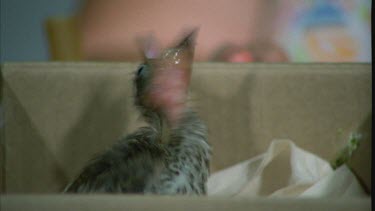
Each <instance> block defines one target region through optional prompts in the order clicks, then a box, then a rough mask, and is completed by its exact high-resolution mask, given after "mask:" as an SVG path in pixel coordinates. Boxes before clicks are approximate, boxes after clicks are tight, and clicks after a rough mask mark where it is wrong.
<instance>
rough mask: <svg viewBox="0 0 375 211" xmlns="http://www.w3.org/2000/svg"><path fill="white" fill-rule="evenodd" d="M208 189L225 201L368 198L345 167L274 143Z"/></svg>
mask: <svg viewBox="0 0 375 211" xmlns="http://www.w3.org/2000/svg"><path fill="white" fill-rule="evenodd" d="M207 189H208V195H209V196H210V195H211V196H225V197H260V196H266V197H347V196H349V197H355V196H366V193H365V192H364V190H363V189H362V187H361V185H360V184H359V182H358V181H357V179H356V178H355V176H354V175H353V173H352V172H351V171H350V169H349V168H348V167H347V166H346V165H342V166H341V167H339V168H337V169H336V170H333V169H332V167H331V166H330V164H329V162H327V161H325V160H323V159H321V158H319V157H318V156H316V155H314V154H312V153H310V152H307V151H305V150H303V149H301V148H299V147H298V146H296V145H295V144H294V143H293V142H292V141H290V140H275V141H273V142H271V144H270V146H269V148H268V149H267V151H266V152H265V153H264V154H261V155H259V156H256V157H254V158H251V159H249V160H246V161H243V162H241V163H238V164H236V165H234V166H232V167H229V168H227V169H224V170H221V171H219V172H216V173H214V174H212V175H211V176H210V177H209V179H208V183H207Z"/></svg>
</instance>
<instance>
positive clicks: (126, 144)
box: [64, 34, 211, 195]
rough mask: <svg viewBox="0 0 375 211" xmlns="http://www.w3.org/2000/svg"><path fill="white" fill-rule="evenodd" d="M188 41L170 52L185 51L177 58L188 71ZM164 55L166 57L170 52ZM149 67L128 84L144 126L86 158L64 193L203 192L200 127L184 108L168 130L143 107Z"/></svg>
mask: <svg viewBox="0 0 375 211" xmlns="http://www.w3.org/2000/svg"><path fill="white" fill-rule="evenodd" d="M193 39H194V37H192V34H190V35H188V36H187V37H186V38H185V39H184V40H183V41H182V42H180V43H179V45H177V47H176V48H174V49H172V52H173V50H174V51H175V52H176V55H178V53H180V52H181V54H182V53H183V51H185V50H189V52H188V53H189V57H181V58H182V59H188V60H189V61H187V62H188V63H189V67H188V68H190V65H191V63H192V52H191V49H192V48H193V46H192V44H193V43H192V40H193ZM166 52H167V53H169V54H170V52H171V50H170V49H168V51H166ZM185 56H186V55H185ZM162 59H165V58H164V57H162ZM168 65H170V63H168ZM185 65H186V64H185ZM154 67H155V66H152V65H150V63H149V62H148V61H146V62H145V63H144V64H142V65H141V66H140V67H139V69H138V71H137V73H136V76H135V80H134V85H135V90H136V92H135V104H136V106H137V107H138V108H139V109H140V111H141V113H142V115H143V116H144V118H145V119H146V121H147V122H148V123H149V126H148V127H143V128H140V129H138V130H137V131H135V132H134V133H131V134H129V135H127V136H126V137H125V138H123V139H121V140H119V141H118V142H117V143H116V144H115V145H114V146H112V148H110V149H109V150H107V151H105V152H103V153H102V154H100V155H99V156H97V157H95V158H94V159H92V160H91V161H90V162H89V163H88V165H87V166H86V167H84V168H83V170H82V172H81V173H80V174H79V176H78V177H77V178H76V179H75V180H74V181H73V182H72V183H70V184H69V185H68V186H67V187H66V188H65V190H64V192H67V193H89V192H109V193H140V194H199V195H200V194H205V193H206V182H207V178H208V175H209V163H210V157H211V147H210V145H209V144H208V142H207V130H206V126H205V124H204V123H203V122H202V121H201V120H200V119H199V117H198V116H197V114H196V113H195V112H193V111H192V110H191V109H190V108H187V107H185V109H184V111H183V112H182V113H181V116H180V119H179V121H178V123H177V124H176V125H175V126H174V127H171V125H170V124H168V121H166V117H165V116H166V115H165V114H164V113H163V112H162V111H161V110H159V109H155V108H153V107H150V106H148V105H146V104H145V103H144V100H143V98H144V95H145V93H146V91H147V88H149V86H148V83H149V82H150V78H149V77H150V76H151V75H152V74H151V71H155V70H154V69H152V68H154Z"/></svg>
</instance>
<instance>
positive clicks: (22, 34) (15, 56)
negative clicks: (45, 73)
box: [0, 0, 81, 62]
mask: <svg viewBox="0 0 375 211" xmlns="http://www.w3.org/2000/svg"><path fill="white" fill-rule="evenodd" d="M0 1H1V12H0V14H1V28H0V29H1V34H0V62H4V61H45V60H48V59H49V52H48V43H47V39H46V34H45V29H44V21H45V20H46V18H48V17H50V16H65V15H71V14H73V13H74V12H75V11H76V9H78V7H79V5H80V3H81V1H79V0H0Z"/></svg>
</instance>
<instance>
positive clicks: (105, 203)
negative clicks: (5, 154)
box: [0, 195, 371, 211]
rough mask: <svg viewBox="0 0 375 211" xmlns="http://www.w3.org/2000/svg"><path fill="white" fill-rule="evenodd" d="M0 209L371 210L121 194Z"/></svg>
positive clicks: (6, 203) (4, 203) (364, 202)
mask: <svg viewBox="0 0 375 211" xmlns="http://www.w3.org/2000/svg"><path fill="white" fill-rule="evenodd" d="M0 201H1V204H0V208H1V210H3V211H13V210H15V211H16V210H17V211H18V210H30V211H34V210H35V211H43V210H54V211H59V210H64V211H65V210H82V211H83V210H90V211H91V210H108V211H110V210H211V211H212V210H215V211H221V210H223V211H224V210H225V211H227V210H258V211H266V210H278V211H295V210H306V209H307V210H319V211H324V210H327V211H331V210H340V211H362V210H371V200H370V199H369V198H368V199H345V200H333V199H299V200H296V199H288V200H285V199H272V200H271V199H264V198H263V199H262V198H255V199H246V200H244V199H228V198H215V197H201V198H198V197H165V196H163V197H161V196H154V197H151V196H124V195H122V196H121V195H78V196H77V195H75V196H71V195H63V196H61V195H16V196H13V195H8V196H5V197H4V198H2V199H0Z"/></svg>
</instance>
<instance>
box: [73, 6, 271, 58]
mask: <svg viewBox="0 0 375 211" xmlns="http://www.w3.org/2000/svg"><path fill="white" fill-rule="evenodd" d="M277 2H278V1H275V2H272V3H270V2H268V1H262V0H253V1H249V0H237V1H227V0H217V1H207V0H206V1H202V0H199V1H198V0H191V1H181V0H160V1H145V0H137V1H135V0H88V1H86V2H85V3H84V6H83V8H82V11H81V15H80V21H81V27H80V29H81V30H82V31H81V32H82V51H83V53H84V55H85V57H86V59H88V60H120V61H139V60H140V59H141V55H140V53H139V46H137V42H136V38H137V37H139V36H143V35H147V34H151V33H153V34H154V35H155V36H156V37H159V38H160V40H161V45H162V46H167V45H168V44H169V43H171V42H173V41H174V40H173V38H174V37H175V36H176V35H178V34H179V32H180V31H181V29H189V28H191V27H195V26H198V27H199V28H200V31H199V38H198V40H197V48H196V56H195V58H196V59H195V60H196V61H208V60H211V59H212V58H213V57H214V56H215V55H219V54H223V53H224V54H225V52H221V50H223V46H229V49H232V50H231V52H230V53H229V54H233V55H230V56H229V57H230V58H229V57H228V56H227V57H228V58H227V57H225V56H224V57H221V60H222V61H232V62H251V61H254V60H253V59H252V58H251V53H249V52H248V50H247V49H245V48H244V49H243V47H246V46H248V44H249V43H252V42H253V41H254V40H258V39H259V38H261V39H262V40H269V39H271V35H272V34H273V33H272V29H273V27H272V24H273V19H274V18H275V15H276V12H275V11H276V8H277ZM236 46H239V47H236ZM233 49H234V50H233ZM238 49H243V50H241V51H242V52H240V53H238V52H237V50H238ZM226 53H228V52H226Z"/></svg>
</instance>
